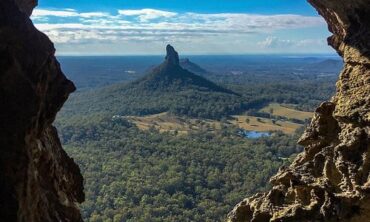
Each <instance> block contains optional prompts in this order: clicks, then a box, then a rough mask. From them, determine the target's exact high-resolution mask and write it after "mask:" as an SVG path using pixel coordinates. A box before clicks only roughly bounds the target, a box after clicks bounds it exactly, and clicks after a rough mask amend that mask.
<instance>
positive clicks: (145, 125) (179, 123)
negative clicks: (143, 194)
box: [125, 113, 302, 135]
mask: <svg viewBox="0 0 370 222" xmlns="http://www.w3.org/2000/svg"><path fill="white" fill-rule="evenodd" d="M232 117H233V120H230V121H228V124H229V125H235V126H237V127H238V128H241V129H245V130H249V131H259V132H267V131H282V132H284V133H286V134H292V133H294V132H295V130H296V129H298V128H299V127H301V126H302V125H300V124H296V123H292V122H289V121H273V120H271V119H268V118H259V117H254V116H246V115H237V116H232ZM125 118H126V119H127V120H129V121H130V122H132V123H133V124H135V125H136V126H137V127H138V128H139V129H141V130H148V129H150V128H152V127H153V128H155V129H157V130H159V131H160V132H175V131H177V132H178V134H179V135H184V134H188V133H189V132H190V131H192V130H199V129H202V128H203V129H205V130H208V131H214V130H218V129H220V128H221V124H222V123H221V122H219V121H215V120H205V119H202V120H200V119H194V118H183V117H177V116H173V115H169V114H168V113H160V114H155V115H148V116H141V117H138V116H126V117H125ZM247 119H248V120H247Z"/></svg>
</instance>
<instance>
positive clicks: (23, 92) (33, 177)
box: [0, 0, 84, 222]
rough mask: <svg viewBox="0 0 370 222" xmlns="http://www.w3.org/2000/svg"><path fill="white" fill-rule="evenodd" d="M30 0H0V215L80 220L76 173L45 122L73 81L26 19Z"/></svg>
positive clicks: (33, 220) (30, 221) (32, 220)
mask: <svg viewBox="0 0 370 222" xmlns="http://www.w3.org/2000/svg"><path fill="white" fill-rule="evenodd" d="M36 4H37V2H36V1H33V0H1V1H0V84H1V87H0V99H1V100H0V149H1V155H0V197H1V198H0V221H6V222H12V221H22V222H23V221H24V222H41V221H42V222H44V221H45V222H47V221H72V222H74V221H82V219H81V216H80V212H79V210H78V208H77V206H76V203H77V202H82V201H83V200H84V193H83V179H82V176H81V174H80V170H79V168H78V166H77V165H76V164H75V163H74V161H73V159H71V158H70V157H68V155H67V154H66V153H65V152H64V150H63V149H62V147H61V144H60V142H59V138H58V135H57V132H56V130H55V128H54V127H53V126H52V125H51V124H52V122H53V121H54V119H55V115H56V113H57V112H58V111H59V109H60V108H61V107H62V105H63V103H64V102H65V100H66V99H67V98H68V95H69V94H70V93H71V92H73V91H74V90H75V87H74V85H73V83H72V82H71V81H69V80H68V79H66V77H65V76H64V75H63V73H62V71H61V69H60V67H59V63H58V61H57V60H56V58H55V56H54V52H55V49H54V46H53V44H52V43H51V41H50V40H49V39H48V37H47V36H46V35H44V34H43V33H41V32H39V31H38V30H37V29H36V28H35V27H34V26H33V24H32V22H31V20H30V19H29V15H30V14H31V12H32V9H33V7H34V6H35V5H36Z"/></svg>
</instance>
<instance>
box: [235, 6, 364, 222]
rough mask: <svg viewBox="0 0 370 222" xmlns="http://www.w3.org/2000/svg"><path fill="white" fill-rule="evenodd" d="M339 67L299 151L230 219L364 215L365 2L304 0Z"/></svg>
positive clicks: (323, 218)
mask: <svg viewBox="0 0 370 222" xmlns="http://www.w3.org/2000/svg"><path fill="white" fill-rule="evenodd" d="M309 2H310V3H311V4H312V5H313V6H314V7H315V8H316V9H317V11H318V12H319V14H320V15H322V16H323V17H324V18H325V20H326V21H327V23H328V25H329V30H330V31H331V32H332V33H333V35H332V36H331V37H329V38H328V43H329V44H330V45H331V46H332V47H333V48H334V49H335V50H336V51H337V52H338V54H339V55H341V56H342V57H343V59H344V62H345V65H344V68H343V71H342V72H341V74H340V78H339V80H338V83H337V92H336V95H335V96H334V97H333V98H332V100H331V101H330V102H324V103H322V104H321V106H320V107H319V108H317V110H316V113H315V115H314V118H313V120H312V123H311V124H310V126H309V127H308V129H306V131H305V133H304V135H303V136H302V137H301V138H300V140H299V144H301V145H303V146H304V147H305V150H304V152H303V153H301V154H300V155H298V157H297V158H296V159H295V161H294V162H293V163H292V164H291V165H290V166H289V167H286V168H282V169H280V170H279V172H278V173H277V175H275V176H274V177H273V178H272V179H271V181H270V182H271V184H272V186H273V187H272V189H271V190H270V191H268V192H266V193H259V194H256V195H255V196H253V197H250V198H247V199H245V200H243V201H242V202H241V203H239V204H238V205H237V206H236V207H235V208H234V209H233V210H232V212H230V213H229V215H228V221H229V222H242V221H253V222H257V221H258V222H259V221H260V222H264V221H279V222H284V221H300V222H304V221H306V222H308V221H352V222H355V221H358V222H363V221H370V177H369V170H370V146H369V142H370V1H369V0H352V1H347V0H309Z"/></svg>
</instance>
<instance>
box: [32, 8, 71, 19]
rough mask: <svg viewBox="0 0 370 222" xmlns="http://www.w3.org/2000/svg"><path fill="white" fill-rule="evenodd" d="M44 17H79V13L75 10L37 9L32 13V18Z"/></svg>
mask: <svg viewBox="0 0 370 222" xmlns="http://www.w3.org/2000/svg"><path fill="white" fill-rule="evenodd" d="M44 16H56V17H76V16H78V13H77V12H76V11H75V10H73V9H66V10H47V9H35V10H33V12H32V18H37V17H44Z"/></svg>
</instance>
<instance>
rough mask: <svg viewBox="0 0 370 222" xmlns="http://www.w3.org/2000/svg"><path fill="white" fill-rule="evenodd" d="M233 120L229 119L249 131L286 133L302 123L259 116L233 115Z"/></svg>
mask: <svg viewBox="0 0 370 222" xmlns="http://www.w3.org/2000/svg"><path fill="white" fill-rule="evenodd" d="M233 117H234V118H235V120H232V121H230V122H231V123H232V124H234V125H237V126H238V127H239V128H241V129H245V130H249V131H259V132H267V131H282V132H284V133H286V134H292V133H294V132H295V131H296V130H297V129H298V128H300V127H301V126H302V125H301V124H297V123H292V122H289V121H274V122H273V120H271V119H267V118H260V117H254V116H245V115H238V116H233Z"/></svg>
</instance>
